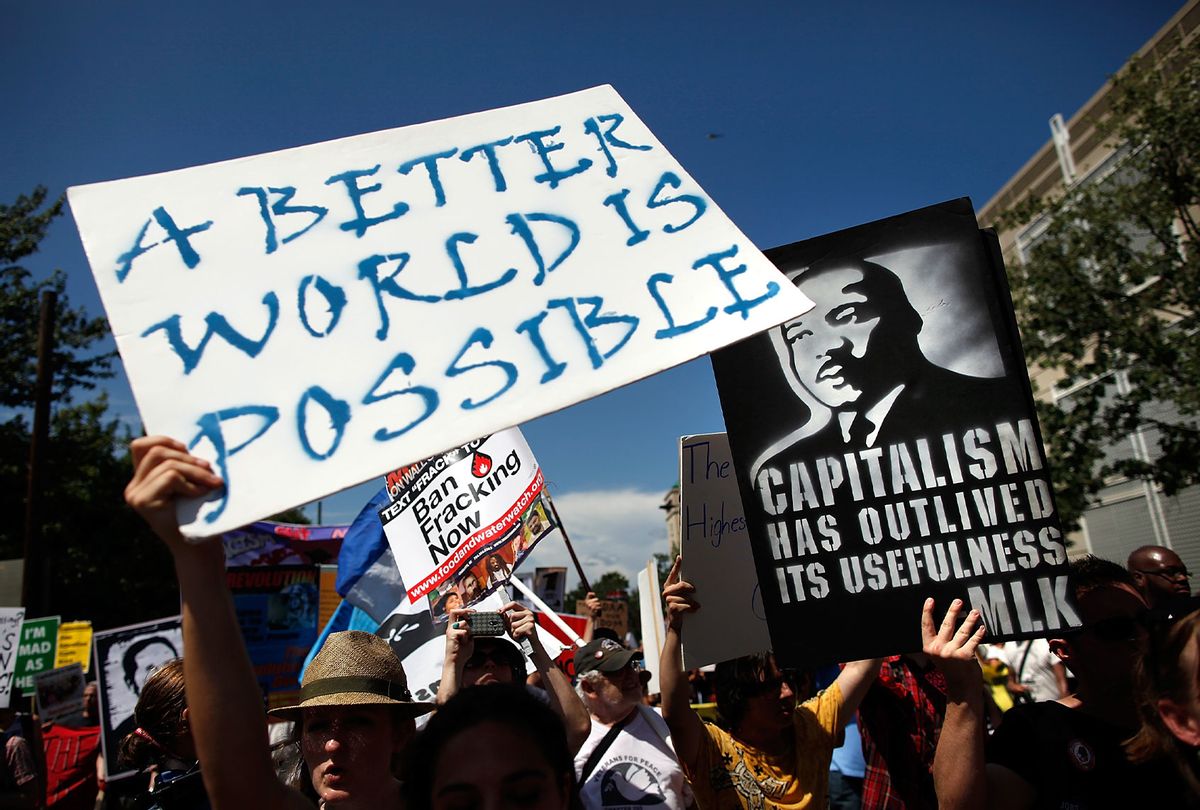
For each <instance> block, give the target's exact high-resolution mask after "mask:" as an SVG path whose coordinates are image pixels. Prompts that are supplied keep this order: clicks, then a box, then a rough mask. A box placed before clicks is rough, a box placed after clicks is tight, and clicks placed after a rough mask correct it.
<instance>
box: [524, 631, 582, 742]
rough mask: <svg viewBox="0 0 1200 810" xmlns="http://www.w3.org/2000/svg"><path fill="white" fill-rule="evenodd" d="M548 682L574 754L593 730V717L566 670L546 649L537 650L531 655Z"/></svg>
mask: <svg viewBox="0 0 1200 810" xmlns="http://www.w3.org/2000/svg"><path fill="white" fill-rule="evenodd" d="M530 660H532V661H533V665H534V666H535V667H537V671H538V674H540V675H541V676H542V683H544V684H546V694H548V695H549V696H550V706H551V708H553V709H554V711H555V712H557V713H558V716H559V717H561V718H562V720H563V725H565V726H566V727H567V747H568V748H569V749H570V751H571V755H572V756H574V755H575V752H576V751H578V750H579V748H580V746H582V745H583V743H584V740H586V739H587V738H588V734H590V733H591V730H592V718H591V715H589V714H588V710H587V707H586V706H584V705H583V701H581V700H580V699H579V695H577V694H576V693H575V690H574V689H573V688H572V687H571V681H570V679H568V678H567V675H566V673H565V672H563V671H562V670H561V669H559V668H558V667H557V666H555V665H554V662H553V661H552V660H551V659H550V656H549V655H547V654H546V653H545V651H544V650H535V651H534V654H533V655H532V656H531V657H530Z"/></svg>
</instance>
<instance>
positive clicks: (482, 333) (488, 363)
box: [446, 327, 517, 411]
mask: <svg viewBox="0 0 1200 810" xmlns="http://www.w3.org/2000/svg"><path fill="white" fill-rule="evenodd" d="M476 343H478V344H479V345H480V346H482V347H483V348H485V349H490V348H491V347H492V333H491V332H489V331H488V330H487V329H484V328H482V327H480V328H478V329H476V330H475V331H474V332H472V333H471V336H470V337H469V338H467V342H466V344H464V345H463V347H462V351H460V352H459V353H458V354H457V355H455V357H454V359H453V360H451V361H450V366H449V367H448V368H447V369H446V376H447V377H451V378H453V377H457V376H458V375H460V374H466V373H467V372H468V371H471V370H473V369H477V368H488V367H491V368H498V369H500V370H501V371H502V372H504V385H502V386H500V388H498V389H496V391H495V393H493V394H491V395H490V396H487V397H485V398H484V399H480V400H471V399H469V398H468V399H464V400H463V401H462V402H461V403H460V405H459V407H461V408H462V409H463V410H468V411H469V410H473V409H475V408H481V407H483V406H484V405H487V404H488V403H489V402H491V401H492V400H494V399H496V398H497V397H499V396H500V395H502V394H503V393H504V392H505V391H507V390H508V389H510V388H512V387H513V385H514V384H516V382H517V367H516V366H514V365H513V364H512V363H509V362H508V361H506V360H484V361H483V362H480V363H468V364H467V365H465V366H460V365H459V361H461V360H462V359H463V356H464V355H466V353H467V352H468V351H470V349H471V347H472V346H474V345H475V344H476Z"/></svg>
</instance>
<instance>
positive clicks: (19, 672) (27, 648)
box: [13, 616, 62, 697]
mask: <svg viewBox="0 0 1200 810" xmlns="http://www.w3.org/2000/svg"><path fill="white" fill-rule="evenodd" d="M61 619H62V617H61V616H47V617H45V618H42V619H27V620H26V621H25V623H24V624H23V625H22V626H21V644H20V647H18V649H17V668H16V672H15V674H14V676H13V677H14V682H13V686H14V688H16V689H20V690H21V693H22V694H23V695H25V697H32V696H33V678H34V676H35V675H37V674H38V673H39V672H49V671H50V670H52V669H54V655H55V652H56V651H57V648H58V625H59V622H60V621H61Z"/></svg>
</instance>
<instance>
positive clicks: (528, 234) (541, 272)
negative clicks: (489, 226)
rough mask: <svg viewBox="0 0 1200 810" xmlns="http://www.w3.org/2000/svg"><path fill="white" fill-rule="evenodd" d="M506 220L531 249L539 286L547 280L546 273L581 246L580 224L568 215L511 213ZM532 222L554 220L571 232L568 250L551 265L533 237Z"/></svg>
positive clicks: (535, 279)
mask: <svg viewBox="0 0 1200 810" xmlns="http://www.w3.org/2000/svg"><path fill="white" fill-rule="evenodd" d="M505 220H507V221H508V224H509V225H510V226H511V227H512V232H513V233H514V234H516V235H517V236H519V237H521V239H522V240H524V242H525V247H526V249H528V250H529V255H530V256H532V257H533V261H534V262H535V263H536V264H537V273H536V274H535V275H534V277H533V283H534V284H537V285H539V286H540V285H541V284H542V282H543V281H545V280H546V274H547V273H549V272H551V271H552V270H554V268H556V267H558V266H559V265H560V264H562V263H563V262H564V261H566V259H567V257H568V256H570V255H571V254H572V253H573V252H574V251H575V248H576V247H578V246H579V226H578V225H576V224H575V223H574V221H572V220H570V219H567V218H566V217H560V216H558V215H556V214H539V213H532V214H509V215H508V216H507V217H505ZM530 222H553V223H555V224H557V225H562V226H563V227H564V228H566V229H567V230H568V231H570V232H571V244H569V245H567V248H566V250H564V251H563V252H562V253H559V254H558V258H556V259H555V260H554V261H552V262H551V263H550V266H549V267H547V266H546V261H545V259H543V258H542V252H541V250H539V249H538V244H537V240H536V239H535V238H534V237H533V231H532V230H531V229H530V227H529V223H530Z"/></svg>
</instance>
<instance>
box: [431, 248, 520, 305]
mask: <svg viewBox="0 0 1200 810" xmlns="http://www.w3.org/2000/svg"><path fill="white" fill-rule="evenodd" d="M478 238H479V234H474V233H465V232H463V233H454V234H450V238H449V239H447V240H446V253H447V254H449V256H450V261H451V262H452V263H453V264H454V272H455V274H457V276H458V288H457V289H453V290H450V291H449V292H447V293H446V295H445V298H446V300H447V301H451V300H456V299H459V298H470V297H471V296H473V295H482V294H483V293H485V292H488V291H489V290H494V289H496V288H497V287H503V286H504V285H505V284H507V283H508V282H510V281H512V280H513V279H514V278H516V275H517V270H516V268H514V267H510V268H508V269H507V270H505V271H504V273H503V274H502V275H501V276H500V278H498V279H496V280H495V281H489V282H488V283H487V284H480V285H478V286H475V287H472V286H470V285H469V284H467V268H466V267H465V266H464V265H463V260H462V256H460V255H459V252H458V246H459V244H460V243H462V244H466V245H470V244H473V243H474V242H475V240H476V239H478Z"/></svg>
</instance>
